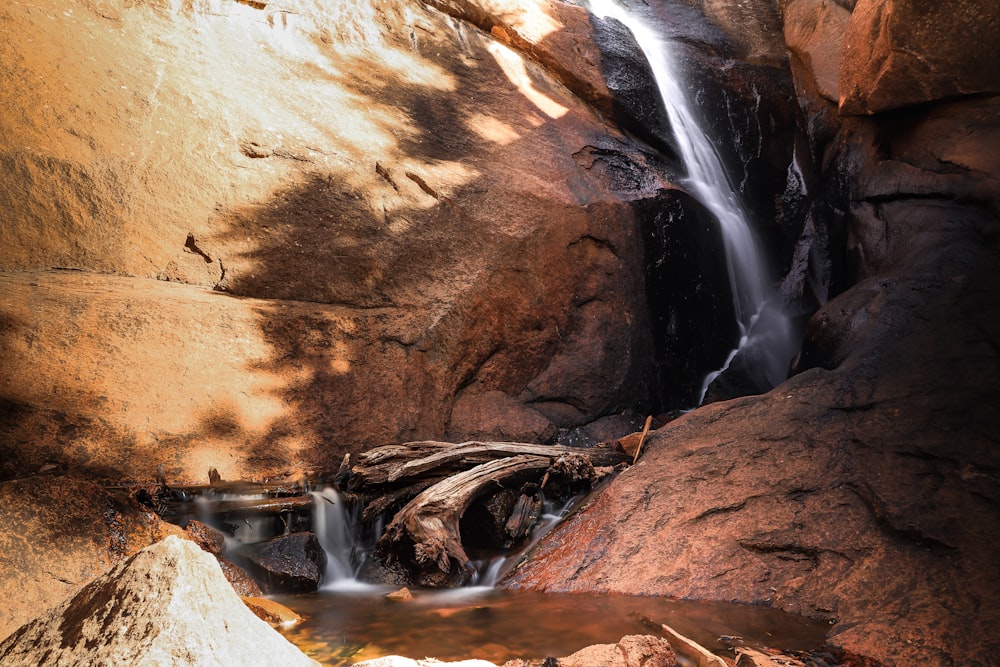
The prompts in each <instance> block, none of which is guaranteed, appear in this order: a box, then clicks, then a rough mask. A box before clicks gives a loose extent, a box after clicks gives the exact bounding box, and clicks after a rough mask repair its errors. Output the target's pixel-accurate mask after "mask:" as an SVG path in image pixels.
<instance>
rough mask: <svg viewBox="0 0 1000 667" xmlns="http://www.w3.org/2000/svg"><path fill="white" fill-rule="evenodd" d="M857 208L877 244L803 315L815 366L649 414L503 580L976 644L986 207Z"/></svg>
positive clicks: (925, 657)
mask: <svg viewBox="0 0 1000 667" xmlns="http://www.w3.org/2000/svg"><path fill="white" fill-rule="evenodd" d="M871 224H872V225H873V226H875V225H877V227H876V228H875V230H873V231H872V232H871V233H870V234H869V238H872V239H873V238H875V231H876V230H879V229H880V230H882V232H883V233H886V234H888V237H889V242H888V243H886V242H885V241H884V240H883V245H882V248H883V249H885V248H887V249H888V254H887V255H885V256H882V257H880V258H879V260H878V261H875V262H872V263H871V264H869V265H868V267H867V271H868V272H869V277H867V278H865V279H864V280H862V281H861V282H859V283H858V284H857V285H856V286H855V287H853V288H851V289H850V290H848V291H846V292H845V293H843V294H841V295H840V296H839V297H837V298H836V299H834V300H832V301H831V302H830V303H829V304H828V305H827V306H825V307H824V308H823V309H822V310H821V311H820V312H819V313H818V314H817V316H816V317H814V318H813V320H812V322H811V324H810V330H809V344H808V346H807V349H806V350H805V352H806V356H807V357H808V358H809V360H810V363H811V364H813V365H814V366H815V367H813V368H811V369H810V370H807V371H805V372H802V373H801V374H799V375H797V376H796V377H794V378H792V379H791V380H789V381H788V382H786V383H785V384H783V385H781V386H779V387H777V388H776V389H775V390H773V391H772V392H770V393H769V394H767V395H765V396H762V397H754V398H746V399H738V400H734V401H729V402H725V403H720V404H714V405H711V406H707V407H705V408H702V409H699V410H696V411H694V412H691V413H689V414H687V415H686V416H684V417H682V418H680V419H678V420H676V421H674V422H671V423H670V424H668V425H667V426H665V427H663V428H661V429H659V430H658V431H656V432H654V433H652V434H651V435H650V437H649V439H648V441H647V445H646V448H645V451H646V453H645V454H644V455H643V457H642V458H641V459H640V460H639V463H638V465H636V466H635V467H634V468H632V469H630V470H629V471H627V472H625V473H623V474H622V475H621V476H620V477H619V478H617V479H616V480H615V481H614V482H613V483H612V484H611V485H610V486H609V487H608V488H607V490H606V491H604V492H603V493H602V494H601V495H600V496H599V497H598V498H597V500H595V501H594V502H593V503H592V504H591V505H589V506H588V507H587V508H586V509H585V510H584V511H582V512H580V513H578V514H576V515H574V516H573V517H571V518H570V519H569V520H567V522H566V523H565V524H563V525H562V526H560V527H559V528H557V529H556V530H555V531H553V532H552V533H550V534H549V535H547V536H546V538H545V539H544V540H543V542H542V544H541V545H540V546H539V548H538V549H537V550H536V552H535V554H534V555H533V557H532V558H531V560H530V561H529V563H528V564H527V565H525V566H522V567H521V568H520V569H519V570H517V571H516V572H515V573H514V574H513V575H512V578H511V579H510V580H509V581H508V582H507V585H509V586H516V587H530V588H538V589H543V590H551V591H575V590H580V591H582V590H588V591H602V592H609V593H627V594H642V595H667V596H675V597H682V598H699V599H718V600H733V601H739V602H745V603H755V604H770V605H774V606H777V607H780V608H782V609H785V610H788V611H792V612H796V613H802V614H806V615H809V616H813V617H819V618H823V619H827V620H829V622H830V623H831V630H830V634H829V641H830V642H831V643H832V644H833V645H836V646H839V647H841V648H842V649H843V650H845V651H846V652H848V653H851V654H855V655H862V656H867V657H868V658H871V659H875V660H877V661H879V662H880V663H881V664H885V665H909V664H921V665H942V666H943V665H951V664H962V665H985V664H989V660H990V658H989V656H995V655H997V651H998V650H1000V645H998V643H997V641H996V636H995V633H992V632H991V630H990V629H991V628H993V627H995V626H996V624H997V623H1000V585H998V583H997V582H998V581H1000V562H998V561H997V559H996V557H995V554H994V552H993V548H992V540H991V538H990V535H993V534H995V533H996V532H997V531H998V530H1000V511H998V509H997V508H998V507H1000V493H998V489H1000V485H998V484H997V480H996V475H995V468H994V466H993V465H992V463H991V461H992V460H993V458H994V449H995V438H994V437H993V435H992V434H994V433H996V432H997V430H998V429H1000V414H998V413H997V412H996V411H995V410H993V409H992V408H991V407H990V406H992V405H993V404H995V401H996V398H997V396H1000V357H998V355H997V348H998V343H997V341H1000V308H997V302H996V298H995V295H996V294H997V290H1000V276H998V274H997V272H996V270H995V267H996V266H997V265H998V262H1000V248H998V240H1000V236H998V234H997V229H998V228H1000V223H998V222H997V219H996V217H995V216H994V215H991V214H989V213H987V212H986V211H985V210H984V209H983V208H980V207H974V206H961V205H956V204H955V203H953V202H949V201H944V200H937V201H935V200H928V199H910V200H907V199H900V200H898V201H896V202H890V203H884V204H882V205H881V206H879V207H878V215H877V217H873V218H872V219H871ZM894 232H898V233H894ZM872 255H873V253H872V252H871V251H869V254H868V256H869V257H871V256H872Z"/></svg>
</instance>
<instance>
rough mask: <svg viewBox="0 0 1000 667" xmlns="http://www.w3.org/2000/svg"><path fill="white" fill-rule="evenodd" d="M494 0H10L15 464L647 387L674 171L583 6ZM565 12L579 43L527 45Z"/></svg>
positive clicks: (161, 457) (324, 445) (245, 445)
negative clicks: (478, 8)
mask: <svg viewBox="0 0 1000 667" xmlns="http://www.w3.org/2000/svg"><path fill="white" fill-rule="evenodd" d="M493 9H494V10H496V11H495V12H494V13H495V14H496V16H498V17H500V19H502V20H500V19H497V20H496V21H494V23H493V24H494V25H498V26H500V27H501V28H502V30H501V31H499V32H498V34H497V35H496V36H491V35H489V34H487V33H486V32H483V31H482V30H481V29H479V28H477V27H476V26H475V25H473V24H470V23H468V22H466V21H463V20H458V19H456V18H454V17H452V16H451V15H449V14H446V13H443V12H441V11H438V10H436V9H433V8H429V7H426V6H424V5H423V4H420V3H416V2H414V3H406V2H399V3H383V2H378V3H369V2H362V3H348V4H343V3H340V4H334V5H329V4H328V3H327V4H323V3H314V2H309V1H308V0H301V1H297V0H290V1H289V2H285V3H282V4H280V5H276V4H273V3H268V4H266V5H263V4H262V6H261V7H258V6H257V3H240V2H235V1H228V0H220V1H213V2H195V3H180V2H177V3H140V4H136V5H134V6H133V5H130V6H128V7H124V6H119V5H118V4H116V3H100V2H99V3H93V2H78V3H77V2H70V3H65V2H54V1H50V0H43V1H42V2H41V3H31V4H10V5H5V6H4V7H3V8H0V23H2V24H3V26H4V34H5V35H7V36H8V37H7V38H6V39H4V40H3V43H2V44H0V63H2V65H0V91H2V97H3V100H4V102H3V104H4V113H3V114H2V115H0V208H2V210H3V211H4V213H3V216H4V217H3V224H2V225H0V270H2V273H0V284H2V290H3V293H4V295H5V296H4V300H3V303H2V304H0V353H2V355H3V358H4V363H3V364H2V366H0V413H2V422H0V428H2V433H3V438H4V443H3V447H4V449H5V452H4V454H5V456H4V457H3V462H2V464H0V466H2V471H0V473H2V475H3V476H4V477H6V478H11V477H16V476H18V475H21V474H24V473H25V472H31V471H34V470H37V469H39V468H41V467H42V466H45V465H57V466H60V467H61V468H62V469H73V470H78V471H80V472H83V473H85V474H91V475H104V476H126V477H145V478H149V477H151V476H152V475H153V474H155V471H156V469H157V466H158V465H163V466H164V468H165V471H166V474H167V478H168V479H169V480H171V481H173V482H177V481H195V480H204V478H205V475H206V474H207V471H208V469H209V468H210V467H216V468H217V469H218V470H219V472H220V473H221V474H222V475H223V477H224V478H227V479H235V478H241V477H261V476H267V475H272V474H275V473H279V472H281V471H284V470H288V469H289V468H291V467H307V468H313V469H315V468H330V467H335V466H336V464H337V463H339V460H340V457H341V456H342V455H343V453H344V452H345V451H347V450H348V449H354V450H358V449H360V448H362V447H364V446H369V445H374V444H382V443H386V442H398V441H406V440H413V439H420V438H425V437H442V436H443V435H444V433H445V431H446V429H448V427H449V424H450V426H451V430H450V431H449V433H452V434H453V435H454V436H455V437H458V438H462V437H464V436H463V434H461V433H453V432H454V430H455V428H456V427H455V425H456V424H458V423H461V420H460V419H459V420H453V419H451V412H452V407H453V402H454V400H455V396H456V394H457V393H458V392H459V391H460V390H461V391H462V392H463V395H464V396H474V395H476V394H477V393H488V392H502V393H503V394H506V395H507V396H509V397H510V398H511V401H513V402H514V403H519V404H521V405H524V406H525V407H524V408H517V410H518V411H520V412H523V411H524V410H525V409H526V410H530V411H533V413H537V414H538V415H540V417H539V418H540V419H541V420H542V422H543V423H542V424H541V427H540V428H541V430H540V432H543V433H551V432H552V431H553V430H554V429H558V428H571V427H574V426H578V425H580V424H584V423H587V422H589V421H592V420H594V419H597V418H599V417H602V416H604V415H606V414H612V413H615V412H617V411H620V410H621V409H624V408H626V407H630V406H635V405H637V404H639V405H641V404H642V403H643V401H644V400H645V399H646V397H647V396H649V394H650V389H649V381H650V380H649V375H650V371H649V366H648V364H647V363H645V362H644V359H646V358H648V357H649V354H650V349H651V346H652V342H651V335H650V333H649V330H648V326H646V325H645V322H646V321H647V320H648V314H647V309H646V299H645V295H644V293H643V289H642V283H643V277H642V263H643V257H642V243H641V239H640V231H639V229H638V226H637V225H636V224H635V222H634V214H633V209H632V206H631V204H630V202H631V201H638V200H644V199H648V198H650V197H652V196H655V194H656V192H657V191H658V190H659V188H660V187H661V186H662V178H661V177H660V176H659V175H658V174H659V171H658V170H657V169H656V168H652V167H650V166H649V165H647V164H646V162H647V160H648V157H647V156H646V155H645V154H644V153H643V152H642V150H640V149H639V147H638V146H637V145H635V144H634V143H632V142H631V140H629V139H627V138H626V137H624V136H622V135H621V134H620V133H618V132H617V131H616V130H614V129H613V128H611V127H610V126H608V125H607V124H606V123H605V122H604V121H602V120H601V118H600V117H599V115H598V114H597V113H596V111H595V109H596V108H598V107H600V106H601V105H602V104H603V105H605V106H607V105H608V104H610V103H609V102H607V101H606V95H607V94H606V93H603V92H600V91H598V88H600V84H599V69H597V65H598V62H597V61H599V58H598V57H596V56H593V57H592V56H590V55H587V52H586V50H585V49H584V46H586V45H588V44H589V42H588V41H587V40H586V37H587V34H586V30H587V26H588V23H587V22H586V20H585V17H584V16H583V14H582V10H581V9H580V8H579V7H572V6H563V5H561V4H560V3H537V4H531V5H530V6H525V7H521V8H519V9H518V10H517V11H516V12H514V14H511V13H510V12H511V11H514V10H513V9H511V8H508V9H509V10H510V11H507V10H504V11H500V10H502V9H503V8H502V7H500V8H499V9H498V8H493ZM505 12H506V13H505ZM491 21H493V19H491ZM484 26H485V24H484ZM486 27H489V26H486ZM508 28H509V30H508ZM515 33H516V34H517V35H520V39H521V40H522V41H523V43H521V42H518V39H515V38H514V36H513V35H514V34H515ZM505 35H506V37H505ZM563 38H566V39H567V40H569V42H570V43H571V44H578V46H579V48H575V47H574V49H571V54H572V58H574V59H579V60H580V62H581V63H584V64H586V67H584V66H580V67H577V65H576V64H575V62H576V61H571V62H568V63H564V64H563V65H559V64H558V63H556V62H555V60H554V56H553V58H548V57H544V58H543V57H541V56H540V60H541V61H542V62H543V63H544V65H545V67H547V68H548V69H545V67H542V66H540V65H538V64H536V62H534V61H532V60H531V59H530V58H527V57H525V56H524V55H522V53H521V51H518V50H517V49H518V48H529V47H528V46H527V44H528V43H529V42H530V48H531V49H532V50H534V51H536V52H538V53H542V52H543V51H545V47H546V45H549V44H554V43H557V42H558V41H559V40H560V39H563ZM524 40H527V41H524ZM508 43H509V44H510V46H508ZM518 44H520V45H521V46H520V47H518ZM560 62H561V61H560ZM588 62H589V64H587V63H588ZM588 68H589V69H588ZM550 71H551V72H552V73H551V74H550V73H549V72H550ZM560 71H561V72H563V74H565V72H574V73H577V74H578V77H577V78H578V79H580V80H582V78H586V80H587V81H590V83H589V84H587V85H586V86H583V84H579V81H577V83H573V82H572V81H569V79H568V78H567V77H566V76H563V75H562V74H560ZM581 77H582V78H581ZM560 80H566V81H568V82H569V83H573V85H577V86H578V88H579V86H583V87H582V88H579V89H580V90H581V91H583V90H584V88H587V86H589V88H587V90H590V91H591V92H589V93H584V92H581V93H580V94H581V95H583V94H585V95H586V96H588V99H589V100H590V102H591V103H592V104H594V105H595V106H591V105H590V104H588V103H585V102H584V101H582V100H581V98H580V97H578V96H575V95H574V94H573V93H572V92H571V91H570V90H569V89H567V88H566V87H565V86H564V85H563V84H562V83H560V82H559V81H560ZM595 91H597V92H595ZM602 96H603V97H602ZM602 99H603V100H605V101H604V102H602V101H601V100H602ZM595 152H596V153H597V155H598V157H596V158H595V157H594V154H595ZM602 156H609V157H608V158H607V159H606V158H605V157H602ZM611 157H614V158H615V159H614V160H611V159H610V158H611ZM634 174H639V175H641V177H640V178H634V177H633V175H634ZM54 268H59V269H72V271H65V270H60V271H53V270H52V269H54ZM212 290H214V291H212ZM507 404H509V402H508V403H504V402H495V403H494V405H495V406H499V407H500V408H501V409H502V408H503V406H504V405H507ZM503 417H504V413H503V412H501V413H499V414H496V415H489V418H490V419H492V420H493V421H494V422H497V421H501V420H502V419H503Z"/></svg>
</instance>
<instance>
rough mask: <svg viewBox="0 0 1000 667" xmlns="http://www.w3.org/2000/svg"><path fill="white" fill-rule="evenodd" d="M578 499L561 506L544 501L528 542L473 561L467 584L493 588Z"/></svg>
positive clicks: (563, 516)
mask: <svg viewBox="0 0 1000 667" xmlns="http://www.w3.org/2000/svg"><path fill="white" fill-rule="evenodd" d="M579 501H580V496H577V497H574V498H570V499H569V500H568V501H566V502H565V503H564V504H563V505H562V506H559V505H556V504H555V503H554V502H552V501H549V500H546V501H544V502H543V505H542V515H541V517H539V521H538V523H537V524H536V525H535V527H534V528H532V530H531V538H530V540H529V541H528V544H527V545H525V546H523V547H521V548H519V549H518V550H517V551H516V552H515V553H508V554H504V555H503V556H497V557H496V558H492V559H490V560H487V561H480V562H477V563H473V565H474V566H475V568H476V571H475V573H474V574H473V575H472V577H471V579H470V580H469V586H472V587H478V588H482V587H485V588H493V587H494V586H496V585H497V583H499V581H500V580H501V579H502V578H503V577H504V576H505V575H506V574H507V573H508V572H510V570H511V569H512V568H513V567H514V566H515V565H517V562H518V561H519V560H520V558H521V554H524V553H527V552H528V551H531V549H532V548H533V547H534V546H535V545H536V544H538V542H539V541H541V539H542V538H543V537H544V536H545V534H546V533H548V532H549V531H550V530H552V529H553V528H555V527H556V525H557V524H558V523H559V522H560V521H562V520H563V519H564V518H565V517H566V515H567V514H568V513H569V511H570V509H572V507H573V506H574V505H575V504H576V503H577V502H579Z"/></svg>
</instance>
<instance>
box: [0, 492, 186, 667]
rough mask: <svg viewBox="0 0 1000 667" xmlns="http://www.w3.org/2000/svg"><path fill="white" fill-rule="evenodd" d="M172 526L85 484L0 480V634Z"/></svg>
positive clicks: (132, 552)
mask: <svg viewBox="0 0 1000 667" xmlns="http://www.w3.org/2000/svg"><path fill="white" fill-rule="evenodd" d="M173 532H176V533H180V532H181V531H180V529H179V528H177V527H175V526H171V525H169V524H165V523H163V522H162V521H160V520H159V519H158V518H157V517H156V516H155V515H153V514H152V513H151V512H148V511H146V510H144V509H143V508H142V507H140V506H139V505H138V504H136V503H134V502H131V501H129V500H127V499H123V498H118V497H115V496H111V495H109V494H108V493H107V492H105V491H104V489H102V488H101V487H100V486H98V485H96V484H94V483H92V482H84V481H80V480H75V479H71V478H67V477H49V476H38V477H31V478H28V479H23V480H17V481H13V482H4V483H3V484H0V638H2V637H6V636H7V635H8V634H10V633H11V632H13V631H14V630H15V629H17V628H18V627H19V626H21V625H23V624H24V623H26V622H28V621H30V620H31V619H33V618H35V617H36V616H38V614H40V613H41V612H43V611H45V610H47V609H49V608H51V607H54V606H55V605H57V604H59V603H61V602H63V601H64V600H66V599H67V598H69V597H70V596H72V595H73V594H74V593H76V592H77V591H79V590H80V588H81V587H82V586H84V584H86V583H88V582H89V581H91V580H92V579H94V578H95V577H97V576H99V575H102V574H104V573H105V572H107V571H108V570H109V569H111V568H112V567H114V566H116V565H118V564H120V563H121V562H123V561H124V560H125V559H126V558H128V557H129V556H131V555H132V554H134V553H136V552H137V551H139V550H140V549H142V548H144V547H146V546H148V545H150V544H152V543H154V542H156V541H158V540H160V539H162V538H163V537H165V536H167V535H169V534H171V533H173ZM5 664H6V663H5Z"/></svg>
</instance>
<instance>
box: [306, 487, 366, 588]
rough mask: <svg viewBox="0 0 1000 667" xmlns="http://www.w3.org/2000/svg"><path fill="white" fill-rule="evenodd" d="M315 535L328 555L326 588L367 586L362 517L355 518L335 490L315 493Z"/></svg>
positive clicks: (329, 489) (313, 495)
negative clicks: (360, 574)
mask: <svg viewBox="0 0 1000 667" xmlns="http://www.w3.org/2000/svg"><path fill="white" fill-rule="evenodd" d="M310 495H311V496H312V497H313V532H314V533H315V534H316V539H317V540H319V543H320V546H322V547H323V551H324V552H326V572H325V574H324V575H323V584H322V588H325V589H344V588H357V587H365V586H366V584H364V583H362V582H360V581H359V580H358V577H357V575H358V572H360V570H361V566H362V565H363V564H364V561H365V558H366V557H367V549H364V548H363V547H362V544H361V531H360V530H358V525H359V524H360V520H359V519H360V517H357V516H353V514H354V513H352V512H351V511H349V509H348V507H347V503H346V502H345V501H344V499H343V498H341V496H340V494H339V493H337V492H336V491H335V490H333V489H331V488H325V489H323V490H322V491H313V492H312V493H311V494H310Z"/></svg>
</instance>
